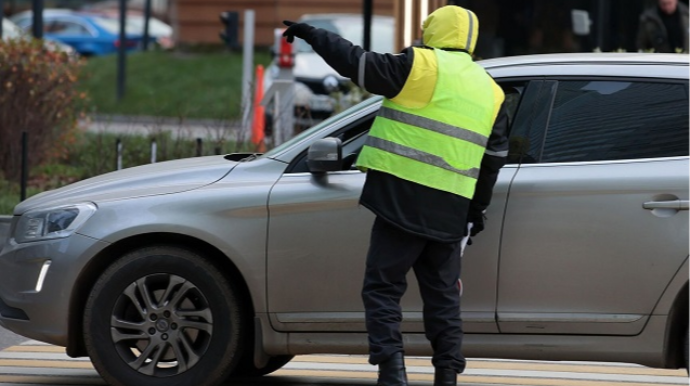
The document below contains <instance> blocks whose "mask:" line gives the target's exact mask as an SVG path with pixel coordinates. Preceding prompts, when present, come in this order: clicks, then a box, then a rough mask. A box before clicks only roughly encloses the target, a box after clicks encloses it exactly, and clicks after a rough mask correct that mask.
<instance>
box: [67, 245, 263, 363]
mask: <svg viewBox="0 0 690 386" xmlns="http://www.w3.org/2000/svg"><path fill="white" fill-rule="evenodd" d="M154 245H169V246H176V247H180V248H184V249H188V250H191V251H193V252H195V253H198V254H200V255H202V256H204V257H206V258H208V259H209V260H210V262H211V263H213V264H214V265H216V266H217V267H218V269H219V270H220V271H221V272H222V273H223V274H224V275H227V276H228V278H229V279H231V280H232V282H233V283H235V284H237V289H238V290H239V291H240V294H239V298H240V301H241V306H242V307H243V308H244V309H245V310H248V315H251V317H252V318H253V316H254V314H255V312H254V303H253V301H252V294H251V292H250V291H249V287H248V285H247V283H246V281H245V279H244V277H243V275H242V274H241V272H240V270H239V269H238V268H237V266H235V264H234V263H233V262H232V260H231V259H230V257H229V256H227V255H226V254H224V253H223V252H222V251H221V250H219V249H218V248H216V247H215V246H213V245H211V244H209V243H207V242H205V241H203V240H200V239H198V238H194V237H191V236H188V235H184V234H176V233H146V234H139V235H135V236H132V237H128V238H125V239H122V240H119V241H117V242H115V243H113V244H111V245H110V246H108V247H107V248H105V249H104V250H103V251H101V252H100V253H99V254H98V255H96V256H94V257H93V258H92V259H91V260H90V261H89V263H88V264H87V265H86V267H84V269H83V270H82V272H81V273H80V274H79V277H78V278H77V280H76V281H75V283H74V286H73V291H72V296H71V298H70V303H69V320H68V335H67V355H69V356H70V357H73V358H76V357H83V356H87V353H86V347H85V345H84V336H83V320H84V315H83V312H81V311H80V310H83V309H84V306H85V305H86V301H87V299H88V297H89V294H90V292H91V289H92V288H93V286H94V285H95V284H96V281H97V280H98V278H99V277H100V276H101V274H102V273H103V272H104V271H105V270H106V269H107V268H108V267H109V266H110V265H111V264H113V263H114V262H115V261H117V259H118V258H120V257H122V256H124V255H125V254H127V253H128V252H131V251H133V250H136V249H140V248H143V247H149V246H154ZM249 328H253V326H252V325H251V324H250V325H249Z"/></svg>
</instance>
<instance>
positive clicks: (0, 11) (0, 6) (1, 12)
mask: <svg viewBox="0 0 690 386" xmlns="http://www.w3.org/2000/svg"><path fill="white" fill-rule="evenodd" d="M4 17H5V2H4V1H3V0H0V39H2V19H3V18H4Z"/></svg>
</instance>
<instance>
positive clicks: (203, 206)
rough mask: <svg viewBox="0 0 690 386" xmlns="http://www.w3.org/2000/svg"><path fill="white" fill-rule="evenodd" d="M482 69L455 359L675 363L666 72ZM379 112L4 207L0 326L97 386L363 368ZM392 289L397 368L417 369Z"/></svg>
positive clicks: (636, 63) (675, 128)
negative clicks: (484, 107)
mask: <svg viewBox="0 0 690 386" xmlns="http://www.w3.org/2000/svg"><path fill="white" fill-rule="evenodd" d="M482 64H483V65H484V66H485V67H486V68H487V70H488V71H489V72H490V73H491V74H492V75H493V76H494V77H495V78H496V80H497V82H498V83H499V84H500V85H501V86H502V87H503V88H504V89H505V91H506V95H507V98H506V103H507V106H508V108H509V110H510V115H511V132H510V143H511V148H510V155H509V158H510V163H509V165H507V166H506V167H505V168H504V169H503V170H502V171H501V174H500V177H499V180H498V182H497V185H496V188H495V192H494V197H493V203H492V205H491V207H490V208H489V212H488V214H487V216H488V220H487V227H486V230H485V231H484V232H483V233H482V234H480V235H479V236H477V237H476V240H475V243H474V244H473V245H472V246H471V247H469V250H468V251H467V253H466V255H465V259H464V264H465V266H464V269H463V287H464V295H463V305H462V316H463V319H464V327H465V331H466V339H465V346H464V349H465V354H466V355H467V356H469V357H495V358H513V359H539V360H585V361H615V362H634V363H639V364H643V365H647V366H653V367H661V368H678V367H683V366H687V353H688V351H687V350H688V270H689V267H688V244H689V242H688V233H689V232H688V231H689V230H688V184H689V175H688V168H689V163H688V56H687V55H672V54H668V55H666V54H569V55H542V56H527V57H509V58H503V59H495V60H488V61H484V62H482ZM380 105H381V99H379V98H371V99H368V100H366V101H365V102H363V103H361V104H359V105H357V106H355V107H353V108H350V109H349V110H347V111H345V112H343V113H341V114H339V115H337V116H335V117H332V118H330V119H328V120H327V121H324V122H322V123H321V124H320V125H318V126H316V127H314V128H312V129H310V130H308V131H306V132H304V133H302V134H301V135H299V136H298V137H295V138H294V139H292V140H291V141H289V142H287V143H285V144H283V145H282V146H280V147H278V148H275V149H273V150H271V151H270V152H268V153H266V154H264V155H248V154H233V155H227V156H215V157H205V158H193V159H186V160H179V161H172V162H166V163H159V164H154V165H149V166H143V167H138V168H131V169H126V170H123V171H119V172H114V173H110V174H106V175H102V176H99V177H96V178H92V179H89V180H86V181H82V182H78V183H76V184H73V185H70V186H67V187H64V188H62V189H58V190H56V191H52V192H46V193H43V194H40V195H38V196H35V197H33V198H31V199H29V200H27V201H25V202H23V203H21V204H20V205H18V206H17V207H16V209H15V212H14V214H15V216H14V219H13V223H12V235H11V237H10V239H9V240H8V242H7V244H6V245H5V247H4V248H3V249H2V251H1V252H0V324H2V326H4V327H5V328H8V329H10V330H12V331H14V332H16V333H19V334H22V335H24V336H27V337H30V338H34V339H38V340H42V341H45V342H49V343H52V344H56V345H60V346H66V347H67V352H68V353H69V355H72V356H85V355H88V356H90V357H91V359H92V361H93V363H94V365H95V366H96V368H97V369H98V371H99V372H100V373H101V374H102V376H103V377H104V378H105V379H106V380H107V381H108V382H110V383H111V384H113V385H143V384H146V385H151V386H157V385H169V384H173V383H174V384H194V385H215V384H217V383H218V382H220V381H221V380H222V379H224V378H226V377H228V376H237V375H253V376H259V375H263V374H267V373H270V372H272V371H275V370H276V369H278V368H280V367H281V366H283V365H284V364H286V363H287V362H288V361H290V359H291V358H292V357H293V356H294V355H301V354H311V353H348V354H364V353H366V351H367V339H366V333H365V326H364V312H363V307H362V303H361V299H360V286H361V283H362V279H363V271H364V259H365V255H366V250H367V245H368V236H369V231H370V228H371V225H372V220H373V215H372V214H371V213H370V212H369V211H367V210H366V209H364V208H363V207H361V206H359V205H358V196H359V194H360V191H361V188H362V184H363V181H364V174H362V173H360V172H359V171H357V170H354V169H353V164H354V162H355V161H356V157H357V154H358V151H359V150H360V149H361V147H362V144H363V142H364V140H365V138H366V136H367V131H368V130H369V128H370V125H371V123H372V120H373V118H374V116H375V115H376V112H377V110H378V109H379V107H380ZM333 138H337V139H333ZM410 282H411V283H410V284H411V285H410V290H409V291H408V293H407V295H406V297H405V298H404V299H403V307H404V318H405V320H404V326H403V328H404V331H405V333H406V339H405V342H406V353H407V354H411V355H429V354H430V347H429V344H428V343H427V341H426V340H425V338H424V334H423V326H422V302H421V300H420V297H419V295H418V291H417V288H416V284H414V279H413V278H410Z"/></svg>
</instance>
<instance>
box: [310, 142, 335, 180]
mask: <svg viewBox="0 0 690 386" xmlns="http://www.w3.org/2000/svg"><path fill="white" fill-rule="evenodd" d="M307 166H309V171H310V172H312V173H325V172H334V171H339V170H341V169H342V166H343V144H342V142H341V141H340V139H338V138H324V139H319V140H317V141H316V142H314V143H313V144H312V145H311V146H309V150H307Z"/></svg>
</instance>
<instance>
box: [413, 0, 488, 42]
mask: <svg viewBox="0 0 690 386" xmlns="http://www.w3.org/2000/svg"><path fill="white" fill-rule="evenodd" d="M422 29H423V39H424V45H426V46H428V47H433V48H452V49H462V50H467V51H468V52H469V53H472V52H474V48H475V47H476V45H477V36H479V19H477V15H475V14H474V12H472V11H470V10H469V9H465V8H462V7H459V6H457V5H447V6H445V7H441V8H439V9H437V10H436V11H434V12H433V13H431V15H429V17H427V18H426V20H424V24H423V25H422Z"/></svg>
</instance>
